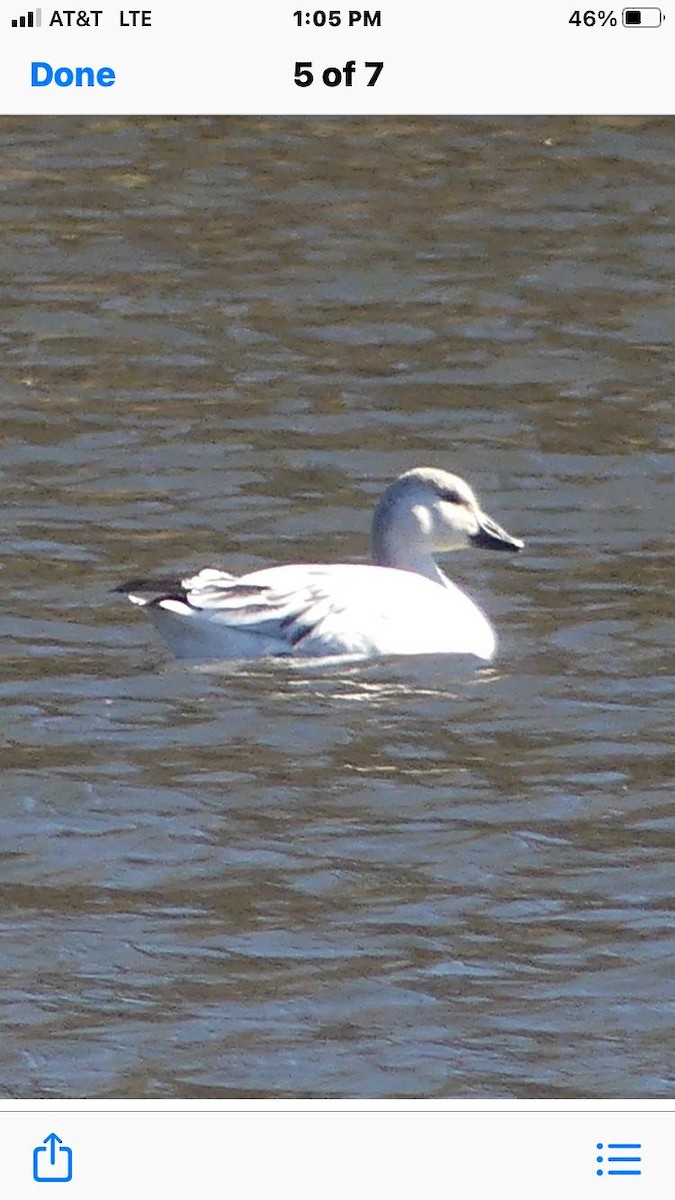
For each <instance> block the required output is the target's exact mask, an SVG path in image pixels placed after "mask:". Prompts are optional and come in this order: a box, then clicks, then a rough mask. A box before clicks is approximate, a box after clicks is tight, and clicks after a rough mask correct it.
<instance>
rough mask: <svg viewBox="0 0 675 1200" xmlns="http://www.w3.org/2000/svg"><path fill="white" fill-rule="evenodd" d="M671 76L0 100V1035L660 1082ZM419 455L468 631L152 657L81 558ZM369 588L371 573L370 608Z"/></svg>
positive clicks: (146, 1067)
mask: <svg viewBox="0 0 675 1200" xmlns="http://www.w3.org/2000/svg"><path fill="white" fill-rule="evenodd" d="M674 168H675V122H674V121H673V120H667V121H658V120H628V119H623V120H619V119H616V120H580V119H575V120H562V119H555V120H543V119H542V120H539V119H536V120H535V119H527V120H514V121H507V120H506V119H499V120H492V121H488V120H468V119H465V120H450V119H447V120H441V119H415V120H412V119H410V120H401V119H387V120H380V119H367V120H366V119H364V120H352V119H349V120H347V119H340V120H333V121H323V120H322V121H318V120H315V121H302V120H285V119H284V120H282V119H270V120H248V119H247V120H243V119H237V120H206V119H205V120H197V119H180V120H171V119H158V120H148V119H135V120H132V119H125V120H109V119H108V120H105V119H98V118H97V119H87V120H84V119H83V120H75V119H63V120H60V119H59V120H42V121H36V120H30V121H27V120H26V121H22V120H15V119H12V120H9V119H4V120H3V121H2V123H0V214H1V219H2V233H3V238H2V242H3V249H2V256H1V259H0V275H1V280H0V282H1V285H2V291H1V294H2V320H1V325H0V329H1V332H0V338H1V341H2V364H3V368H2V380H1V383H0V388H1V391H0V396H1V404H2V407H1V412H2V439H1V440H0V471H1V475H0V486H1V487H2V497H3V500H2V512H3V526H4V528H3V536H2V540H1V542H0V565H1V567H2V617H1V621H0V630H1V632H2V654H3V671H2V677H1V680H0V693H1V699H2V731H1V747H2V748H1V763H2V768H1V769H2V789H1V792H0V834H1V840H0V889H1V895H2V906H1V908H0V953H1V955H2V962H3V972H2V983H1V985H0V1032H1V1035H2V1036H1V1037H0V1079H1V1080H2V1093H3V1094H5V1095H6V1096H8V1097H11V1096H21V1097H27V1096H36V1097H37V1096H42V1097H73V1096H88V1097H131V1096H138V1097H227V1096H249V1097H256V1096H260V1097H263V1096H264V1097H268V1096H279V1097H297V1096H310V1097H320V1096H333V1097H347V1096H360V1097H384V1096H405V1097H442V1096H448V1097H456V1096H467V1097H497V1096H505V1097H576V1096H580V1097H603V1098H604V1097H617V1096H629V1097H669V1096H672V1095H673V1094H675V1036H674V1034H673V1028H674V1019H675V987H674V984H673V846H674V841H675V839H674V836H673V835H674V821H673V776H674V768H675V734H674V732H673V729H674V716H675V712H674V703H673V701H674V699H675V684H674V681H673V654H672V646H673V566H674V555H673V537H672V531H673V525H674V523H675V500H674V496H675V455H674V450H675V429H674V426H673V333H674V328H675V310H674V306H673V269H674V267H675V221H674V193H675V189H674V185H673V180H674V179H675V174H674ZM416 464H436V465H442V466H446V467H448V468H450V469H455V470H458V471H459V472H460V473H461V474H464V475H466V476H467V477H468V478H469V479H470V480H471V481H472V483H473V484H474V485H475V486H476V488H477V489H478V491H479V493H480V495H481V497H482V498H483V500H484V501H485V504H486V507H487V509H488V511H490V512H491V513H492V514H493V515H494V517H495V518H496V519H497V520H499V521H501V522H503V523H504V524H505V525H506V526H507V528H508V529H509V530H510V531H511V532H513V533H514V534H516V535H519V536H521V537H523V538H525V540H526V541H527V551H526V553H525V554H523V555H522V556H520V557H518V558H514V557H511V556H509V555H489V554H487V553H483V554H481V553H479V552H473V553H471V552H467V553H465V554H457V555H455V556H453V557H452V559H451V560H450V562H449V563H448V570H449V572H450V574H451V575H452V576H453V578H455V579H456V580H457V581H458V582H460V583H462V584H464V585H465V586H466V587H467V588H468V589H469V590H470V591H471V593H472V594H473V595H475V596H476V597H478V598H479V599H480V602H481V603H482V605H483V606H484V607H485V608H486V610H487V611H488V612H489V613H490V615H491V616H492V618H493V620H494V622H495V624H496V626H497V628H498V631H499V634H500V651H499V655H498V657H497V659H496V660H495V662H494V664H492V665H491V666H490V667H479V668H477V669H466V667H464V666H460V664H459V663H457V662H453V660H452V659H442V658H439V659H430V660H426V659H411V660H404V659H399V660H396V661H379V662H371V663H366V664H361V665H351V666H339V665H333V666H325V665H321V666H308V665H305V666H293V665H290V664H276V663H275V664H270V663H258V664H254V665H248V666H244V665H240V666H236V665H232V664H230V665H225V666H223V667H222V668H220V669H215V670H208V671H205V670H200V669H195V668H190V667H186V666H182V665H179V664H176V663H175V662H174V661H173V660H172V658H171V656H170V654H169V653H168V652H166V651H165V650H164V648H163V647H162V646H161V644H160V643H159V641H158V640H157V639H156V635H155V634H154V632H153V630H152V629H151V628H150V627H149V626H148V625H147V624H146V623H145V621H144V619H143V617H142V615H141V614H139V613H138V612H137V611H135V610H133V609H132V608H131V607H130V606H127V605H126V604H125V603H124V601H123V600H121V599H120V598H118V597H115V596H111V595H110V589H111V588H112V587H114V585H115V584H116V583H117V582H119V581H120V579H123V578H125V577H128V576H130V575H144V574H153V573H157V572H160V573H166V572H168V571H179V572H185V571H187V570H191V569H193V568H195V567H198V566H200V565H203V564H207V563H208V564H215V565H223V566H225V567H227V568H228V569H230V570H234V571H239V570H244V569H251V568H254V567H257V566H263V565H265V564H270V563H273V562H280V561H289V560H291V561H292V560H300V561H312V560H317V559H327V560H329V561H330V560H336V559H337V560H339V559H345V558H356V559H358V558H360V557H363V556H365V555H366V554H367V551H368V527H369V515H370V511H371V509H372V505H373V503H374V501H375V498H376V497H377V496H378V495H379V493H380V492H381V490H382V488H383V487H384V486H385V485H386V483H387V482H388V481H389V480H391V478H392V477H394V476H395V475H396V474H398V473H399V472H400V471H402V470H405V469H407V468H409V467H411V466H414V465H416ZM413 619H414V615H413Z"/></svg>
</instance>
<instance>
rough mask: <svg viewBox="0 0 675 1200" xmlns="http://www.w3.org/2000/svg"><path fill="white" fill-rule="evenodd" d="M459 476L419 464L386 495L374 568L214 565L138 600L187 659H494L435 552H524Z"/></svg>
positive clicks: (134, 584) (137, 587) (134, 589)
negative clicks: (246, 570)
mask: <svg viewBox="0 0 675 1200" xmlns="http://www.w3.org/2000/svg"><path fill="white" fill-rule="evenodd" d="M523 544H524V543H523V542H521V541H520V540H519V539H518V538H514V537H511V535H510V534H508V533H506V531H505V530H504V529H502V528H500V526H499V525H497V524H496V522H495V521H493V520H491V518H490V517H488V516H487V515H486V514H485V513H484V512H483V511H482V510H481V508H480V506H479V504H478V501H477V499H476V497H475V495H474V493H473V492H472V490H471V488H470V487H469V485H468V484H467V483H465V482H464V480H463V479H460V478H459V477H458V476H457V475H450V474H448V473H447V472H446V471H440V470H436V469H435V468H433V467H416V468H415V469H414V470H412V471H407V472H406V473H405V475H401V476H400V477H399V478H398V479H397V480H395V482H394V483H392V484H391V486H390V487H388V488H387V490H386V492H385V493H384V495H383V496H382V498H381V500H380V502H379V504H378V505H377V507H376V509H375V513H374V517H373V529H372V559H373V561H372V563H370V564H368V563H362V564H359V563H344V564H343V563H335V564H334V565H330V566H323V565H304V564H301V563H298V564H294V565H290V566H283V567H269V568H266V569H265V570H262V571H253V572H252V573H251V574H250V575H243V576H241V577H240V578H237V577H236V576H234V575H229V574H228V573H227V572H225V571H218V570H214V569H213V568H210V567H207V568H205V569H204V570H202V571H200V572H199V573H198V574H197V575H192V576H191V577H190V578H188V579H180V580H178V579H175V578H174V579H166V578H165V579H157V580H154V581H153V580H138V579H135V580H131V581H130V582H129V583H125V584H122V585H121V587H119V588H117V589H116V591H119V592H123V593H125V594H126V595H127V596H128V597H129V599H130V600H131V601H132V603H133V604H139V605H141V607H142V608H143V609H144V610H145V612H146V613H147V614H148V616H149V617H150V618H151V619H152V620H153V621H154V623H155V625H156V626H157V629H158V630H159V632H160V633H161V634H162V635H163V636H164V638H165V639H166V641H167V642H168V643H169V645H170V646H171V647H172V649H173V650H174V651H175V653H176V654H177V655H178V656H179V657H181V658H192V659H247V658H266V657H269V656H278V655H285V656H288V655H293V656H302V657H314V658H323V657H326V656H333V655H341V656H349V657H369V656H372V655H382V654H472V655H475V656H476V657H478V658H482V659H490V658H492V657H493V655H494V652H495V647H496V638H495V633H494V630H493V628H492V626H491V625H490V622H489V621H488V619H487V617H486V616H485V615H484V614H483V613H482V612H481V610H480V609H479V608H478V606H477V605H476V604H474V602H473V600H470V599H469V597H468V596H467V595H465V593H464V592H462V591H460V589H459V588H458V587H456V586H455V584H454V583H451V582H450V580H449V579H447V578H446V577H445V575H444V574H443V572H442V571H441V570H440V569H439V568H438V566H437V565H436V563H435V561H434V557H433V556H434V555H435V554H439V553H442V552H444V551H446V550H457V549H460V548H461V547H464V546H483V547H485V548H487V549H492V550H511V551H515V550H522V548H523Z"/></svg>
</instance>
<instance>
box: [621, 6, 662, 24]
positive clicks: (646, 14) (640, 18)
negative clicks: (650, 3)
mask: <svg viewBox="0 0 675 1200" xmlns="http://www.w3.org/2000/svg"><path fill="white" fill-rule="evenodd" d="M662 20H663V13H662V12H661V9H660V8H624V10H623V23H624V25H630V26H631V28H636V27H637V26H639V27H640V28H641V29H658V27H659V25H660V24H661V22H662Z"/></svg>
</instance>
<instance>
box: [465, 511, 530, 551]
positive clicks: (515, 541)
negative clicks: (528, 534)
mask: <svg viewBox="0 0 675 1200" xmlns="http://www.w3.org/2000/svg"><path fill="white" fill-rule="evenodd" d="M471 544H472V545H473V546H479V547H480V549H481V550H511V551H515V550H522V549H523V546H524V545H525V543H524V542H521V540H520V538H515V537H511V534H510V533H507V532H506V530H505V529H502V527H501V525H498V524H497V522H496V521H493V520H492V517H488V516H486V515H485V513H481V514H480V516H479V518H478V533H475V534H474V535H473V537H472V538H471Z"/></svg>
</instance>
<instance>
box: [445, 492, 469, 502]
mask: <svg viewBox="0 0 675 1200" xmlns="http://www.w3.org/2000/svg"><path fill="white" fill-rule="evenodd" d="M440 495H441V500H445V501H446V502H447V503H448V504H464V501H463V500H462V497H461V496H460V495H459V494H458V493H457V492H441V494H440Z"/></svg>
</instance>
